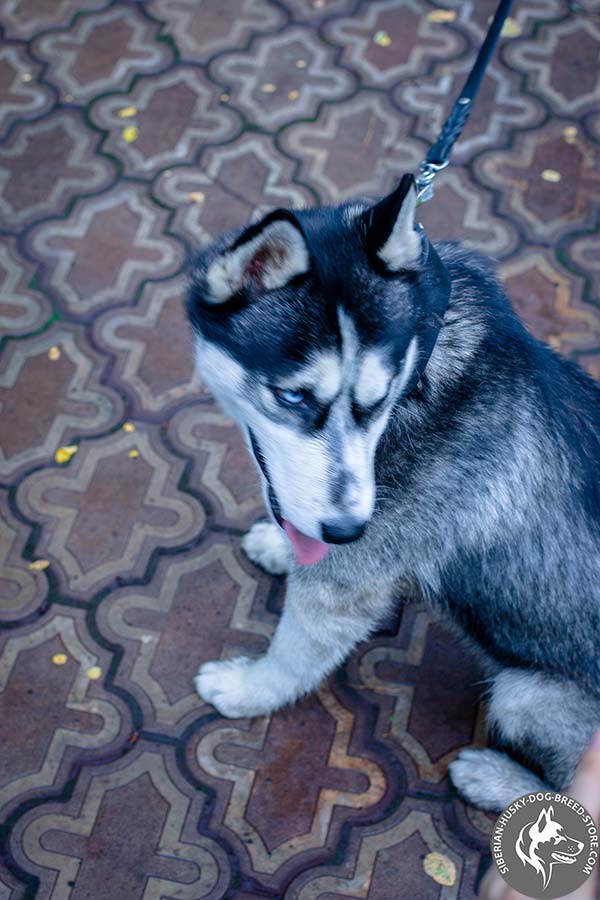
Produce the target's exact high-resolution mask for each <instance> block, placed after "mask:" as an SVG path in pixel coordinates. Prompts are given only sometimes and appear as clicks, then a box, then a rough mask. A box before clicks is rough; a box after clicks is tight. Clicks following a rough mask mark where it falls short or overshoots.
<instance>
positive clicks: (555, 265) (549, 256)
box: [500, 248, 600, 359]
mask: <svg viewBox="0 0 600 900" xmlns="http://www.w3.org/2000/svg"><path fill="white" fill-rule="evenodd" d="M500 271H501V274H502V277H503V280H504V282H505V284H506V287H507V289H508V292H509V294H510V297H511V299H512V302H513V304H514V306H515V308H516V310H517V312H518V313H519V315H520V316H521V318H522V319H523V320H524V321H525V322H526V324H527V325H529V327H530V329H531V331H532V332H533V333H534V334H535V336H536V337H537V338H539V339H540V340H542V341H544V342H545V343H547V344H549V345H550V346H551V347H552V348H553V349H554V350H558V351H560V352H561V353H562V354H563V355H564V356H566V357H568V358H572V359H577V355H578V354H579V353H581V352H582V351H583V352H585V351H590V350H592V349H593V350H597V349H598V348H599V347H600V317H599V316H598V310H597V309H594V307H592V306H590V305H588V304H586V303H585V302H583V299H582V288H583V280H582V279H580V278H574V277H573V275H572V274H570V273H568V272H567V271H566V270H565V269H564V268H563V267H562V266H561V265H560V263H559V262H558V261H557V259H556V257H555V255H554V253H552V252H551V251H549V250H545V249H542V248H535V249H531V248H526V249H524V251H523V252H521V253H520V254H518V255H517V256H514V257H512V258H511V259H510V260H508V261H506V262H505V263H504V264H503V265H502V267H501V270H500Z"/></svg>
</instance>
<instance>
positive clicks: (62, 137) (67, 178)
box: [0, 110, 114, 231]
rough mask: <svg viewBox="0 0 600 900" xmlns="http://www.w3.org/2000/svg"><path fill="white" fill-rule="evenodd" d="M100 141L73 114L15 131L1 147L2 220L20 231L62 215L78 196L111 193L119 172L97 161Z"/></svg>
mask: <svg viewBox="0 0 600 900" xmlns="http://www.w3.org/2000/svg"><path fill="white" fill-rule="evenodd" d="M97 146H98V135H97V134H95V133H94V132H93V131H90V130H89V129H88V128H86V126H85V125H84V124H83V121H82V119H81V116H80V115H79V114H78V113H77V112H74V111H66V110H61V111H59V112H56V113H53V114H52V115H51V116H49V117H47V118H44V119H42V120H41V121H37V122H32V123H30V124H27V125H19V127H17V128H15V129H14V130H13V131H12V133H11V135H10V137H9V139H8V140H7V141H6V142H5V143H4V145H3V146H2V147H0V217H1V219H0V220H1V222H2V225H3V227H4V228H5V229H8V230H10V231H17V230H18V229H19V228H21V227H22V226H23V225H25V224H27V223H29V222H31V221H32V220H33V219H34V218H35V219H39V218H42V217H44V216H50V215H58V214H59V213H62V212H63V211H64V210H65V209H66V207H67V204H68V202H69V200H71V199H72V198H73V197H74V196H76V195H80V194H88V193H90V192H92V191H95V190H98V188H100V187H107V186H108V184H109V183H110V182H111V181H112V180H113V178H114V166H113V165H112V163H110V162H109V161H108V160H107V159H105V158H104V157H102V156H97V155H95V150H96V148H97Z"/></svg>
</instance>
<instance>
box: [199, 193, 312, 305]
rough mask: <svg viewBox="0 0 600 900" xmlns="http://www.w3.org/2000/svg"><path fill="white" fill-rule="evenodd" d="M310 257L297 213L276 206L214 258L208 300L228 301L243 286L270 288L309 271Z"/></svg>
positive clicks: (207, 278)
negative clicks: (295, 214) (296, 216)
mask: <svg viewBox="0 0 600 900" xmlns="http://www.w3.org/2000/svg"><path fill="white" fill-rule="evenodd" d="M309 268H310V259H309V255H308V248H307V246H306V241H305V240H304V235H303V234H302V230H301V228H300V225H299V223H298V221H297V220H296V218H295V216H294V214H293V213H292V212H290V211H289V210H286V209H276V210H275V211H274V212H272V213H269V214H268V215H267V216H265V218H264V219H262V220H261V221H260V222H258V223H257V224H255V225H251V226H250V227H249V228H246V230H245V231H244V232H243V233H242V234H241V235H240V237H238V238H237V240H236V241H235V242H234V243H233V244H232V245H231V247H229V248H228V249H227V250H224V251H223V252H222V253H220V254H219V255H218V256H217V257H216V259H214V260H213V261H212V262H211V264H210V266H209V267H208V271H207V273H206V281H207V285H208V296H206V297H205V299H206V300H207V301H208V302H209V303H213V304H219V303H225V302H226V301H227V300H229V299H230V298H231V297H233V296H234V294H237V293H238V291H240V290H241V289H242V288H254V289H255V290H257V291H261V290H266V291H270V290H273V289H275V288H279V287H283V286H284V285H285V284H287V283H288V282H289V281H291V280H292V278H295V277H296V276H297V275H302V274H304V273H305V272H308V270H309Z"/></svg>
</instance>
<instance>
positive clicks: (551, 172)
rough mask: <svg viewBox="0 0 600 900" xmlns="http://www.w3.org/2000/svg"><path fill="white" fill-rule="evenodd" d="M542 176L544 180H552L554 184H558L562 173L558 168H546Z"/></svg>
mask: <svg viewBox="0 0 600 900" xmlns="http://www.w3.org/2000/svg"><path fill="white" fill-rule="evenodd" d="M542 178H543V180H544V181H551V182H552V183H553V184H556V183H557V182H559V181H560V180H561V178H562V175H561V174H560V172H557V171H556V169H544V170H543V172H542Z"/></svg>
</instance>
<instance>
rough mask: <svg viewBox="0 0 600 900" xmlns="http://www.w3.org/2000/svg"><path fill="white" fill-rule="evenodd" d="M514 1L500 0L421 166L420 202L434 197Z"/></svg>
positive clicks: (418, 195) (418, 185)
mask: <svg viewBox="0 0 600 900" xmlns="http://www.w3.org/2000/svg"><path fill="white" fill-rule="evenodd" d="M511 5H512V0H500V3H499V4H498V8H497V10H496V14H495V16H494V18H493V20H492V23H491V25H490V27H489V28H488V33H487V34H486V36H485V40H484V42H483V44H482V45H481V48H480V50H479V53H478V54H477V59H476V60H475V62H474V63H473V68H472V69H471V71H470V72H469V76H468V78H467V80H466V81H465V83H464V85H463V89H462V91H461V92H460V95H459V97H458V99H457V100H456V102H455V103H454V106H453V107H452V110H451V112H450V115H449V116H448V118H447V119H446V121H445V123H444V127H443V128H442V130H441V132H440V136H439V137H438V139H437V141H436V142H435V144H434V145H433V146H432V147H431V149H430V151H429V153H428V154H427V156H426V157H425V159H424V160H423V162H422V163H421V165H420V166H419V170H420V173H421V174H420V175H419V177H418V178H417V179H416V184H417V197H418V199H419V203H425V202H426V201H427V200H431V198H432V197H433V179H434V178H435V176H436V175H437V173H438V172H439V171H440V170H441V169H445V168H446V166H447V165H448V163H449V161H450V154H451V153H452V148H453V147H454V144H455V143H456V141H457V140H458V138H459V137H460V135H461V134H462V131H463V128H464V127H465V125H466V124H467V119H468V118H469V115H470V112H471V110H472V109H473V104H474V102H475V97H476V96H477V91H478V90H479V86H480V84H481V81H482V79H483V76H484V74H485V70H486V69H487V66H488V63H489V61H490V58H491V56H492V53H493V52H494V49H495V47H496V44H497V43H498V38H499V37H500V32H501V31H502V26H503V25H504V22H505V21H506V17H507V16H508V14H509V12H510V8H511Z"/></svg>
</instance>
